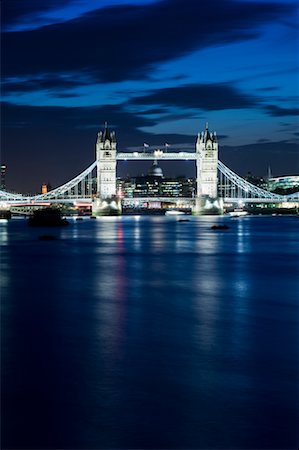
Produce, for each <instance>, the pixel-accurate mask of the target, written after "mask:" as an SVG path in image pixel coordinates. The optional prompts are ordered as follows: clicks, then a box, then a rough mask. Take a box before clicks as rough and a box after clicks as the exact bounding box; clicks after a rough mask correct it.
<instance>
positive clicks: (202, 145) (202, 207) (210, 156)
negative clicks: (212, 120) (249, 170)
mask: <svg viewBox="0 0 299 450" xmlns="http://www.w3.org/2000/svg"><path fill="white" fill-rule="evenodd" d="M196 153H197V159H196V171H197V198H196V206H195V212H196V213H199V214H210V213H214V214H215V213H220V209H221V208H220V204H219V199H218V192H217V181H218V179H217V165H218V141H217V137H216V132H214V133H211V132H210V131H209V125H208V123H206V129H205V131H202V132H201V133H198V137H197V141H196Z"/></svg>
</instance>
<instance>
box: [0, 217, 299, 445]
mask: <svg viewBox="0 0 299 450" xmlns="http://www.w3.org/2000/svg"><path fill="white" fill-rule="evenodd" d="M185 217H187V216H185ZM188 219H189V221H187V222H179V221H178V219H177V218H175V217H164V216H152V217H148V216H131V217H129V216H127V217H126V216H124V217H121V218H108V217H106V218H99V219H97V220H90V219H89V218H84V220H82V221H76V220H74V219H70V224H69V226H67V227H63V228H57V229H51V230H48V229H42V228H30V227H29V226H28V225H27V224H26V221H25V219H17V218H13V219H11V220H10V221H8V222H7V221H1V222H0V233H1V247H2V248H1V304H2V320H1V322H2V326H1V329H2V344H1V350H2V351H1V356H2V364H1V368H2V376H1V381H2V403H1V405H2V448H3V449H5V448H7V449H12V448H15V449H137V448H138V449H296V448H297V446H298V441H297V438H298V436H297V431H298V430H297V421H298V415H297V413H298V397H297V393H298V390H297V383H298V329H299V327H298V326H299V324H298V322H299V315H298V301H299V300H298V292H299V289H298V288H299V276H298V275H299V270H298V254H299V218H298V217H295V216H294V217H291V216H288V217H287V216H285V217H283V216H275V217H272V216H270V217H265V216H248V217H242V218H235V219H232V218H229V217H191V216H188ZM220 223H221V224H227V225H228V226H229V228H228V229H227V230H222V231H221V230H211V225H213V224H220ZM42 234H51V235H54V236H55V237H56V238H57V239H55V240H52V241H42V240H39V239H38V238H39V236H40V235H42Z"/></svg>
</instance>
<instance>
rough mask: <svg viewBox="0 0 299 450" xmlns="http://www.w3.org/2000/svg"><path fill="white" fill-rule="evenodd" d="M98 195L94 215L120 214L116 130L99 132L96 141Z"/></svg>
mask: <svg viewBox="0 0 299 450" xmlns="http://www.w3.org/2000/svg"><path fill="white" fill-rule="evenodd" d="M96 160H97V195H96V198H94V199H93V201H92V213H93V214H94V215H96V216H97V215H100V216H103V215H118V214H120V213H121V201H120V199H118V198H117V197H116V139H115V132H114V131H111V132H110V131H109V130H108V125H107V122H106V123H105V128H104V131H100V132H99V133H98V137H97V142H96Z"/></svg>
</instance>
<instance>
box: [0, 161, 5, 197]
mask: <svg viewBox="0 0 299 450" xmlns="http://www.w3.org/2000/svg"><path fill="white" fill-rule="evenodd" d="M5 175H6V165H5V164H1V166H0V189H1V190H2V191H5V190H6V183H5Z"/></svg>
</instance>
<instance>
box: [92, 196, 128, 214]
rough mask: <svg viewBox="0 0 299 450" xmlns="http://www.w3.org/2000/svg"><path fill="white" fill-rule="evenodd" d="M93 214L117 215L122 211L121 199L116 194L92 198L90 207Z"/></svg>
mask: <svg viewBox="0 0 299 450" xmlns="http://www.w3.org/2000/svg"><path fill="white" fill-rule="evenodd" d="M91 211H92V215H93V216H119V215H120V214H121V213H122V208H121V200H120V199H119V198H117V197H116V196H114V197H110V198H108V197H107V198H104V199H101V198H94V199H93V200H92V207H91Z"/></svg>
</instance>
